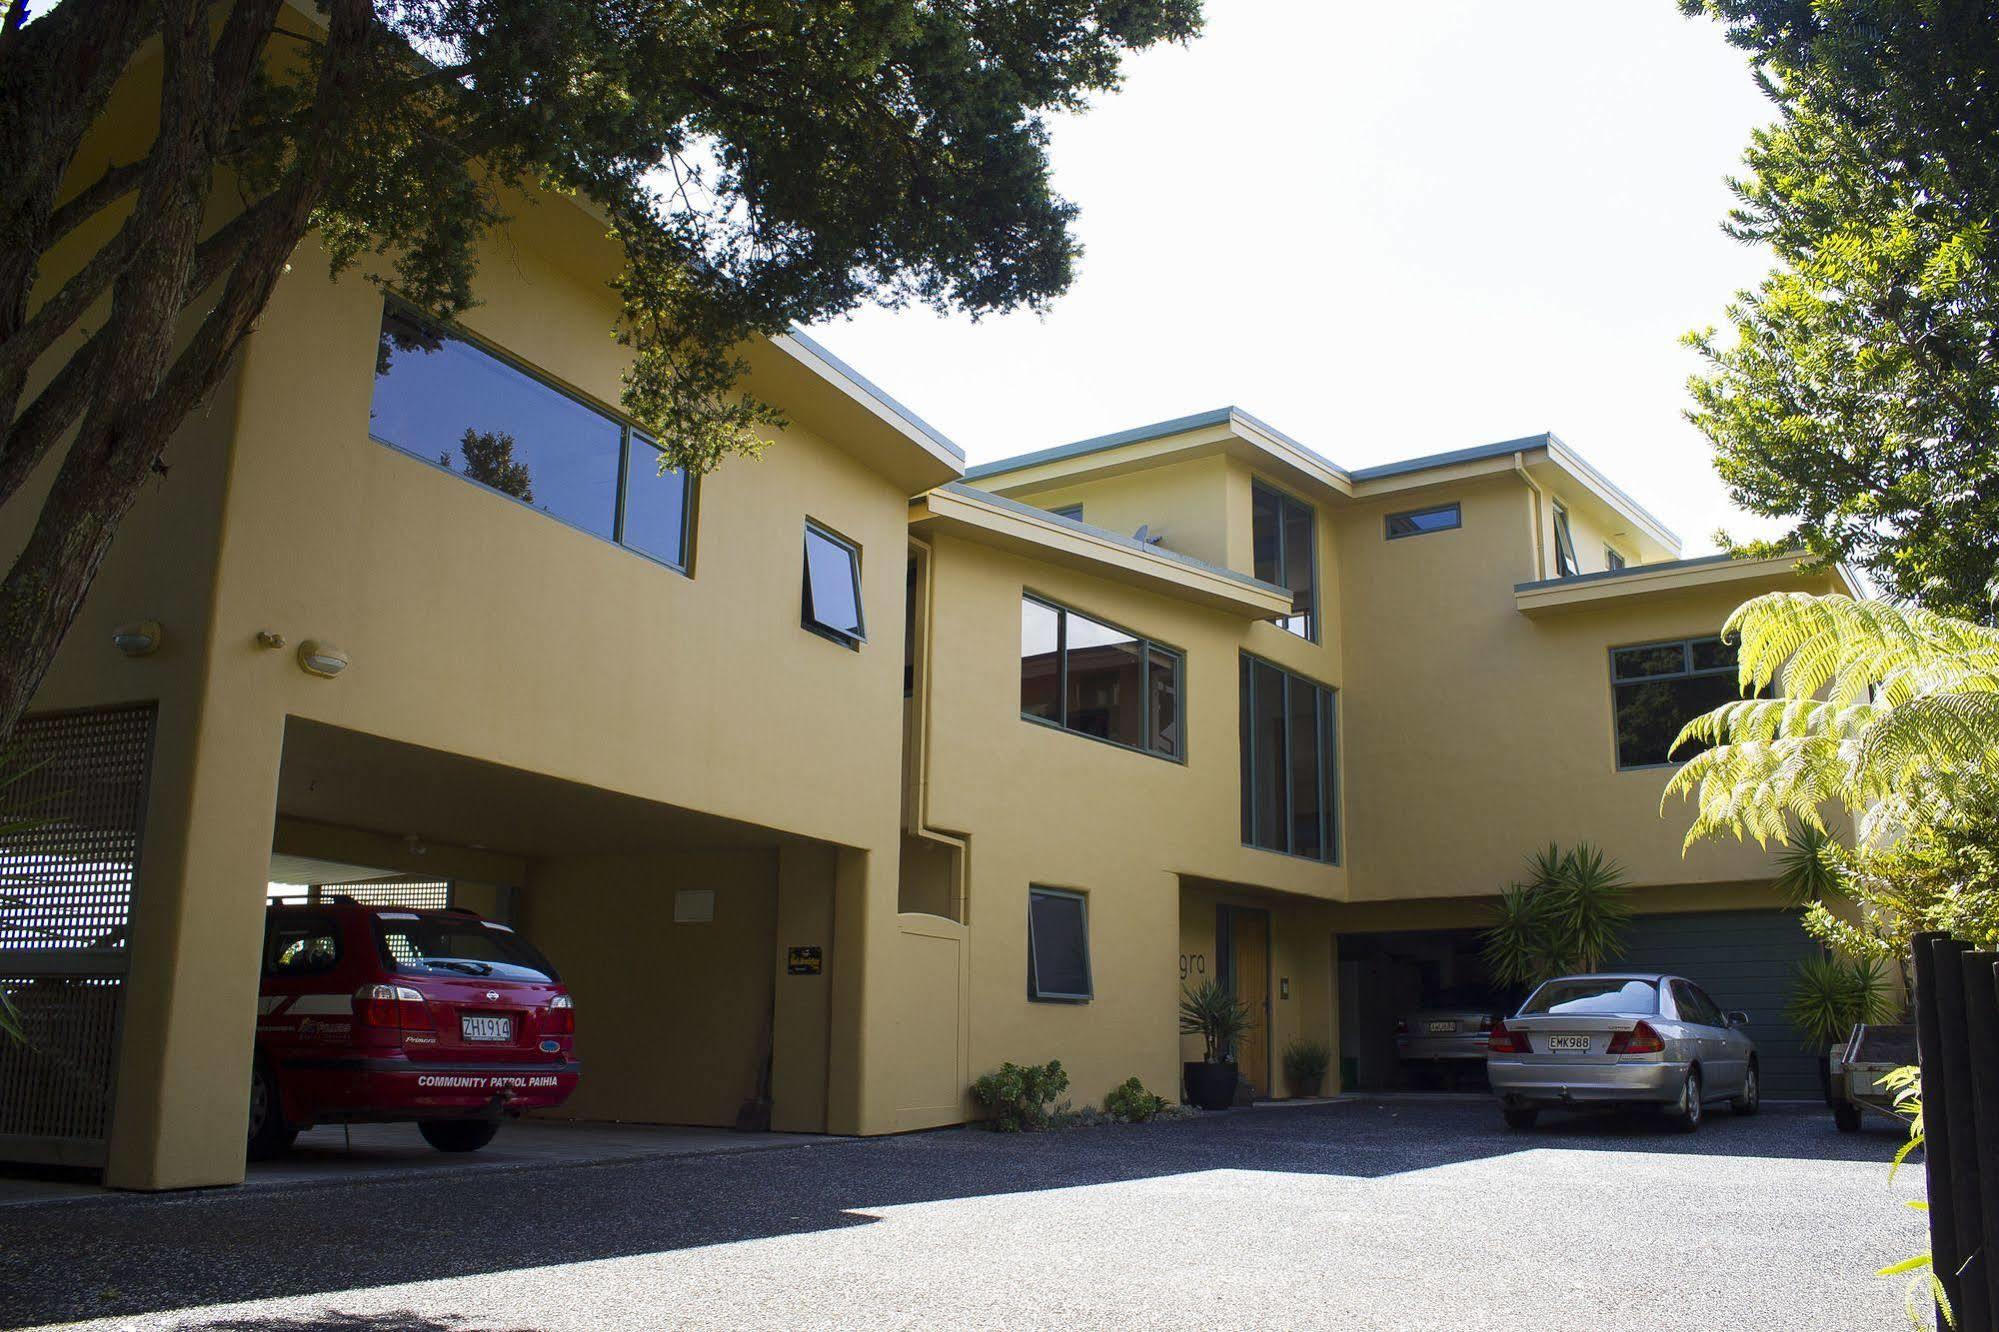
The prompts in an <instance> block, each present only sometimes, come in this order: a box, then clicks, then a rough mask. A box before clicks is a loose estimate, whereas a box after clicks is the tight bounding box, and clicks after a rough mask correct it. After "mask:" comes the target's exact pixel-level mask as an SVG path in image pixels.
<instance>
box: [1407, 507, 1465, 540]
mask: <svg viewBox="0 0 1999 1332" xmlns="http://www.w3.org/2000/svg"><path fill="white" fill-rule="evenodd" d="M1462 526H1464V513H1463V511H1462V510H1460V509H1459V508H1458V506H1457V505H1456V504H1455V503H1451V504H1438V505H1435V506H1433V507H1431V508H1428V509H1411V510H1409V512H1407V513H1391V514H1389V515H1388V539H1389V540H1390V541H1393V540H1395V539H1396V538H1397V537H1412V536H1422V535H1424V534H1425V533H1426V532H1448V531H1450V530H1451V529H1453V528H1456V527H1462Z"/></svg>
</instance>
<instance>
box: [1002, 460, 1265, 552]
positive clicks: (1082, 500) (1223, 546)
mask: <svg viewBox="0 0 1999 1332" xmlns="http://www.w3.org/2000/svg"><path fill="white" fill-rule="evenodd" d="M1230 465H1231V464H1230V462H1229V460H1228V459H1227V458H1225V457H1223V456H1222V455H1221V454H1218V453H1217V454H1211V455H1209V456H1207V457H1204V458H1195V459H1191V460H1189V461H1186V462H1177V463H1172V464H1170V465H1167V466H1163V467H1153V468H1148V469H1146V470H1143V471H1137V472H1130V473H1127V474H1125V475H1123V476H1114V477H1107V478H1103V479H1099V480H1095V481H1084V482H1081V483H1078V484H1069V485H1057V486H1053V487H1050V488H1047V489H1036V490H1027V491H1021V492H1019V493H1017V494H1013V498H1015V499H1018V500H1020V501H1022V502H1023V503H1027V504H1032V505H1034V506H1035V507H1037V508H1042V509H1060V508H1066V507H1067V506H1069V505H1071V504H1080V505H1082V506H1083V521H1084V522H1086V523H1088V524H1090V525H1091V526H1092V527H1103V528H1108V529H1110V530H1111V531H1113V532H1118V533H1121V534H1123V535H1125V536H1130V535H1132V534H1133V533H1135V532H1136V531H1138V529H1139V528H1140V527H1142V526H1143V527H1149V528H1150V529H1151V535H1152V536H1154V537H1157V538H1159V540H1160V544H1161V545H1163V546H1165V547H1167V548H1168V549H1170V550H1177V551H1179V552H1180V553H1181V554H1183V555H1192V556H1193V557H1194V558H1195V559H1197V560H1205V561H1207V562H1208V563H1209V564H1215V565H1222V566H1226V565H1227V564H1228V526H1229V514H1228V502H1229V493H1228V488H1227V483H1226V480H1225V477H1226V475H1227V473H1228V469H1229V467H1230Z"/></svg>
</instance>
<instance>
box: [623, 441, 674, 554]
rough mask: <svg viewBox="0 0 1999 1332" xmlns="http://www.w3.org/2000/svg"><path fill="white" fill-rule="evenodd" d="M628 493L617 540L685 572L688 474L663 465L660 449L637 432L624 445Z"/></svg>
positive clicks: (626, 489) (625, 495) (626, 492)
mask: <svg viewBox="0 0 1999 1332" xmlns="http://www.w3.org/2000/svg"><path fill="white" fill-rule="evenodd" d="M625 450H626V452H625V492H624V499H623V514H622V516H621V519H620V522H619V527H618V539H619V541H620V542H621V543H623V544H624V545H626V546H629V547H631V548H632V549H633V550H636V551H638V552H639V553H640V554H643V555H650V556H652V557H653V558H654V559H656V560H661V561H664V562H665V563H667V564H670V565H672V566H673V567H674V568H676V569H685V568H686V567H687V564H688V559H687V531H688V516H689V513H690V506H689V505H688V503H687V473H685V472H683V471H681V470H680V469H679V468H678V467H663V466H661V454H660V448H659V446H658V445H657V444H655V443H653V442H652V441H651V440H649V439H647V438H646V437H645V436H644V435H641V434H640V433H638V432H637V431H636V430H634V431H631V432H630V438H629V441H628V442H627V443H626V445H625Z"/></svg>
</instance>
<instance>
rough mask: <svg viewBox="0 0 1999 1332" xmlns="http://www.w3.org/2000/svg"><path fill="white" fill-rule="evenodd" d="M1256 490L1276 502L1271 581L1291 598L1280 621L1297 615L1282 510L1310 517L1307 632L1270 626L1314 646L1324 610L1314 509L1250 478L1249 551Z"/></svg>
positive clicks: (1253, 534)
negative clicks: (1291, 508)
mask: <svg viewBox="0 0 1999 1332" xmlns="http://www.w3.org/2000/svg"><path fill="white" fill-rule="evenodd" d="M1259 490H1260V491H1263V492H1264V493H1265V494H1268V495H1270V496H1271V497H1273V498H1274V499H1276V501H1277V577H1276V579H1275V582H1276V585H1277V586H1279V587H1281V588H1283V589H1285V590H1286V591H1287V592H1290V593H1291V596H1292V602H1291V614H1290V615H1287V616H1284V617H1282V618H1284V619H1293V618H1296V617H1297V615H1298V613H1299V612H1298V602H1297V596H1298V590H1297V589H1296V588H1295V587H1293V586H1292V585H1291V580H1290V576H1289V575H1290V567H1289V566H1290V563H1291V561H1290V559H1289V557H1288V555H1287V550H1288V547H1287V545H1286V543H1285V540H1284V535H1285V532H1286V530H1287V529H1288V528H1289V526H1290V519H1288V518H1287V517H1285V511H1284V510H1285V506H1286V505H1296V506H1297V507H1299V508H1301V509H1303V510H1304V511H1305V512H1306V513H1307V514H1308V515H1309V516H1310V524H1309V529H1308V530H1309V534H1310V538H1311V539H1310V541H1309V542H1308V544H1309V546H1310V550H1309V551H1308V552H1307V554H1306V557H1305V558H1306V560H1307V562H1308V563H1309V564H1310V565H1311V568H1312V609H1311V610H1309V611H1306V612H1305V628H1306V631H1307V632H1305V633H1302V634H1301V633H1299V632H1298V631H1297V630H1295V629H1291V628H1288V627H1286V626H1285V625H1282V624H1274V623H1273V625H1272V627H1273V628H1275V629H1276V630H1277V631H1278V632H1279V633H1282V634H1289V635H1290V636H1291V637H1293V638H1296V639H1301V640H1303V641H1304V642H1307V643H1315V644H1316V643H1318V642H1319V641H1320V633H1321V630H1322V625H1321V620H1322V618H1323V610H1324V606H1323V603H1324V601H1325V598H1324V597H1323V596H1321V595H1320V592H1321V589H1320V587H1319V510H1318V506H1317V505H1314V504H1313V503H1311V502H1310V501H1309V500H1305V499H1301V498H1299V497H1298V496H1296V495H1294V494H1292V493H1291V492H1290V491H1288V490H1286V489H1284V488H1283V487H1282V486H1275V485H1272V484H1271V483H1270V482H1268V481H1265V480H1264V479H1263V478H1262V477H1260V476H1258V477H1251V478H1250V482H1249V492H1250V499H1249V504H1250V508H1249V514H1250V520H1249V526H1250V542H1251V548H1252V550H1253V549H1254V546H1255V540H1256V492H1257V491H1259ZM1253 572H1254V569H1253V568H1252V573H1253Z"/></svg>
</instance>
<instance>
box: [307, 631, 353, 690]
mask: <svg viewBox="0 0 1999 1332" xmlns="http://www.w3.org/2000/svg"><path fill="white" fill-rule="evenodd" d="M298 665H299V669H300V670H302V671H304V672H305V673H306V674H307V675H319V676H324V677H325V678H326V679H329V680H331V679H332V678H333V677H334V676H336V675H338V674H340V672H342V671H344V670H346V669H347V654H346V653H345V652H342V651H341V650H340V649H339V648H337V647H335V646H333V644H331V643H322V642H321V641H320V640H319V639H317V638H308V639H306V640H305V642H303V643H300V644H299V645H298Z"/></svg>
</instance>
